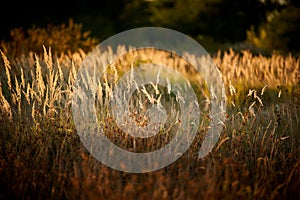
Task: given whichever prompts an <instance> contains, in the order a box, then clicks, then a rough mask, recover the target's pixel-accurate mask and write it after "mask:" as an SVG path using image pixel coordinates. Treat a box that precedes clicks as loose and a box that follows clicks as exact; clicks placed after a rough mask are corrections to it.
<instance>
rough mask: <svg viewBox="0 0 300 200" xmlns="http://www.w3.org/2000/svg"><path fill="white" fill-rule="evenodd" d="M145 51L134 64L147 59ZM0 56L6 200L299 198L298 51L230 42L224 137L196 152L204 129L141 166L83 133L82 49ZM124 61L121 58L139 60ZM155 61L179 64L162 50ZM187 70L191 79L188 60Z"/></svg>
mask: <svg viewBox="0 0 300 200" xmlns="http://www.w3.org/2000/svg"><path fill="white" fill-rule="evenodd" d="M142 54H143V52H141V55H140V57H139V58H138V60H134V63H140V62H150V61H149V59H144V57H143V55H142ZM148 55H149V54H148ZM1 57H2V61H1V65H0V73H1V74H0V78H1V79H0V80H1V81H0V127H1V130H0V131H1V132H0V133H1V137H0V138H1V139H0V152H1V153H0V185H1V187H0V198H8V197H12V198H16V199H202V198H207V199H238V198H242V199H299V198H300V192H299V188H300V148H299V146H300V135H299V134H300V133H299V130H300V122H299V120H300V119H299V117H300V108H299V103H300V85H299V84H300V57H293V56H280V55H275V54H274V55H272V56H271V57H268V58H267V57H263V56H262V55H256V56H255V55H253V54H251V53H250V52H248V51H244V52H242V53H241V54H239V53H237V52H233V51H231V50H230V51H228V52H220V53H219V54H217V55H216V56H214V57H213V59H214V61H215V63H216V65H217V66H218V67H219V69H220V71H221V72H222V74H223V78H224V82H225V87H226V92H227V96H228V105H227V118H226V121H225V126H224V130H223V133H222V135H221V138H220V139H219V142H218V143H217V145H216V147H215V148H214V150H213V151H212V152H211V153H210V154H209V155H208V156H207V157H206V158H205V159H198V157H197V156H198V154H197V153H198V150H199V147H200V146H201V140H202V136H203V134H205V131H206V130H207V128H206V127H200V128H199V131H198V135H197V136H196V139H195V141H194V143H193V144H192V145H191V147H190V149H189V150H188V151H187V152H186V153H185V154H184V155H183V156H182V157H181V158H179V159H178V160H177V161H176V162H175V163H173V164H171V165H170V166H168V167H166V168H164V169H161V170H159V171H155V172H151V173H144V174H131V173H125V172H119V171H116V170H113V169H111V168H108V167H106V166H105V165H103V164H101V163H100V162H99V161H97V160H96V159H95V158H94V157H93V156H91V155H90V154H89V152H88V151H86V150H85V148H84V146H83V145H82V143H81V142H80V140H79V137H78V135H77V134H76V129H75V126H74V122H73V119H72V113H71V109H70V107H71V98H72V91H73V90H72V88H73V86H74V80H75V78H76V76H77V71H78V68H79V66H80V64H81V62H82V60H83V59H84V58H85V57H86V53H85V52H84V51H82V50H78V51H76V52H74V53H69V54H63V53H62V54H55V55H52V52H51V50H50V49H47V48H44V53H40V54H34V53H32V52H30V53H29V54H27V55H26V56H25V55H23V56H19V57H16V58H13V59H8V56H7V55H6V54H5V53H3V51H1ZM123 59H124V60H123V61H122V62H121V63H123V64H124V63H126V62H127V63H128V64H129V65H130V64H132V63H133V61H132V59H129V58H123ZM152 59H158V60H160V61H164V62H165V63H166V64H169V65H172V66H173V65H174V63H177V64H178V63H179V64H178V65H179V66H180V65H181V64H180V62H178V61H176V60H174V59H175V58H173V57H166V56H165V55H164V53H158V54H155V55H154V56H153V58H152ZM125 61H126V62H125ZM128 64H127V65H128ZM116 66H117V67H116V70H117V71H118V70H121V69H122V68H121V66H120V65H118V64H117V65H116ZM111 69H113V68H111ZM113 70H114V69H113ZM113 70H112V71H113ZM180 71H181V72H182V73H183V74H185V75H187V76H189V77H190V78H191V79H193V75H194V72H191V71H189V68H187V67H182V68H180ZM103 98H104V99H102V102H103V101H104V104H105V98H106V97H104V96H103ZM106 120H108V119H106ZM107 125H108V127H107V132H108V133H109V134H110V136H111V139H113V138H115V139H113V140H114V142H115V143H117V144H119V145H124V144H123V143H122V140H120V139H118V138H116V137H115V136H116V135H119V136H122V133H119V132H118V129H115V128H114V127H113V125H112V124H110V123H108V124H107ZM109 125H112V126H111V127H110V126H109ZM155 141H156V140H153V141H152V143H150V146H155V145H157V144H156V143H155ZM130 144H131V143H130V142H129V143H128V144H127V145H125V146H127V147H128V145H130Z"/></svg>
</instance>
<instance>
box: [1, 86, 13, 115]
mask: <svg viewBox="0 0 300 200" xmlns="http://www.w3.org/2000/svg"><path fill="white" fill-rule="evenodd" d="M0 108H1V109H0V111H2V112H3V113H4V114H5V115H7V116H8V119H9V120H12V111H11V107H10V104H9V102H8V101H7V100H6V99H5V97H4V95H3V93H2V82H1V81H0Z"/></svg>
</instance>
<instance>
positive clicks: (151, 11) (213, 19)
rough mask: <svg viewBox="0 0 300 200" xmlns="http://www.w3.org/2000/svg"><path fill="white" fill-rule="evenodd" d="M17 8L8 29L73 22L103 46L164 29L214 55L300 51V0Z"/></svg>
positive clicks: (170, 0) (98, 2) (126, 1)
mask: <svg viewBox="0 0 300 200" xmlns="http://www.w3.org/2000/svg"><path fill="white" fill-rule="evenodd" d="M11 4H12V5H11V9H12V10H13V11H14V12H13V13H14V15H9V16H8V15H7V14H5V13H2V14H1V15H0V20H1V21H3V25H4V26H6V27H8V28H14V27H13V26H19V27H20V26H25V27H24V28H26V26H27V28H28V27H29V26H32V25H33V24H35V25H36V26H41V25H45V24H48V23H62V22H65V21H67V20H68V19H69V18H73V19H74V20H75V22H78V23H82V24H83V27H84V29H86V30H91V31H92V34H93V36H95V37H98V38H99V39H100V40H103V39H105V38H107V37H109V36H111V35H113V34H116V33H118V32H120V31H124V30H126V29H129V28H135V27H141V26H162V27H167V28H172V29H175V30H178V31H181V32H183V33H185V34H187V35H190V36H192V37H193V38H195V39H196V40H198V41H199V42H201V44H203V43H204V44H205V45H206V46H207V47H209V48H210V47H211V48H212V49H213V47H214V45H215V46H216V48H220V47H222V45H223V46H224V44H227V46H229V45H234V44H239V43H242V44H246V45H249V46H253V47H255V48H259V49H262V50H264V51H271V50H274V49H275V50H279V51H300V47H299V46H298V45H297V44H299V43H300V42H299V39H298V35H299V33H300V31H299V24H300V5H299V4H300V3H299V0H114V1H112V0H85V1H79V0H73V1H58V0H52V1H48V3H46V4H40V3H38V4H36V3H30V2H28V1H26V2H23V4H22V8H20V7H16V6H15V5H13V3H11ZM36 6H38V8H36ZM1 37H5V32H4V31H2V35H1Z"/></svg>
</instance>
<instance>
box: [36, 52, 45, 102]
mask: <svg viewBox="0 0 300 200" xmlns="http://www.w3.org/2000/svg"><path fill="white" fill-rule="evenodd" d="M35 65H36V69H35V81H36V82H35V87H36V88H37V91H38V92H39V97H43V96H44V94H45V90H46V86H45V83H44V79H43V72H42V67H41V65H40V62H39V58H38V56H37V55H36V54H35Z"/></svg>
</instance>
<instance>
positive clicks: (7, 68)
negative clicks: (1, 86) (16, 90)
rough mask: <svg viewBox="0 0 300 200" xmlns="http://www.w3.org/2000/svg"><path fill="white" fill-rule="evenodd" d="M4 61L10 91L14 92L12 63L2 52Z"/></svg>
mask: <svg viewBox="0 0 300 200" xmlns="http://www.w3.org/2000/svg"><path fill="white" fill-rule="evenodd" d="M0 53H1V56H2V59H3V61H4V66H5V73H6V78H7V85H8V88H9V91H12V85H11V74H10V70H11V67H10V62H9V60H8V58H7V57H6V56H5V54H4V53H3V51H1V50H0Z"/></svg>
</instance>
